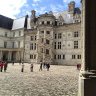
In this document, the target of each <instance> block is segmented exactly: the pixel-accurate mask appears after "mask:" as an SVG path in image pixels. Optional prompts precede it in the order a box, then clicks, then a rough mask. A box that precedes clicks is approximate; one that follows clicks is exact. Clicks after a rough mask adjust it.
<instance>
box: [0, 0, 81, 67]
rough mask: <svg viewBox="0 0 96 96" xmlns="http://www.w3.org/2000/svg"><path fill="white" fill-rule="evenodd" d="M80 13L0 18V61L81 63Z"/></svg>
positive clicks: (70, 9)
mask: <svg viewBox="0 0 96 96" xmlns="http://www.w3.org/2000/svg"><path fill="white" fill-rule="evenodd" d="M81 38H82V33H81V10H80V8H76V7H75V2H74V1H71V2H70V3H69V4H68V11H64V12H59V13H53V12H52V11H50V12H48V13H47V12H46V13H44V14H41V15H39V16H36V11H35V10H32V12H31V16H30V17H29V16H27V15H26V16H25V17H22V18H18V19H15V20H13V19H10V18H7V17H5V16H2V15H0V59H2V60H8V61H9V62H12V61H14V62H19V61H24V62H34V63H40V62H48V63H52V64H63V65H76V64H77V63H81V60H82V39H81Z"/></svg>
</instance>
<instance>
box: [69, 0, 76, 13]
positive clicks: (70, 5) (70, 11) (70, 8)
mask: <svg viewBox="0 0 96 96" xmlns="http://www.w3.org/2000/svg"><path fill="white" fill-rule="evenodd" d="M74 9H75V2H74V1H71V2H70V3H69V4H68V12H69V13H70V14H74Z"/></svg>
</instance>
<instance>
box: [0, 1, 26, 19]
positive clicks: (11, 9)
mask: <svg viewBox="0 0 96 96" xmlns="http://www.w3.org/2000/svg"><path fill="white" fill-rule="evenodd" d="M26 3H27V0H1V1H0V14H2V15H5V16H7V17H10V18H16V15H17V14H19V13H20V12H21V8H22V7H23V6H24V5H25V6H28V5H26Z"/></svg>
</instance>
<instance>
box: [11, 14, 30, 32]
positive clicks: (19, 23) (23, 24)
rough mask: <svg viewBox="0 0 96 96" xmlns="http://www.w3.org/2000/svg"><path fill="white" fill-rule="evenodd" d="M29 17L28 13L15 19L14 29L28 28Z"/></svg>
mask: <svg viewBox="0 0 96 96" xmlns="http://www.w3.org/2000/svg"><path fill="white" fill-rule="evenodd" d="M27 18H28V16H27V15H26V16H25V17H21V18H18V19H15V20H14V21H13V27H12V30H16V29H21V28H27Z"/></svg>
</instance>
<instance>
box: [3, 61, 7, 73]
mask: <svg viewBox="0 0 96 96" xmlns="http://www.w3.org/2000/svg"><path fill="white" fill-rule="evenodd" d="M7 67H8V62H7V61H6V62H5V63H4V72H6V70H7Z"/></svg>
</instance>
